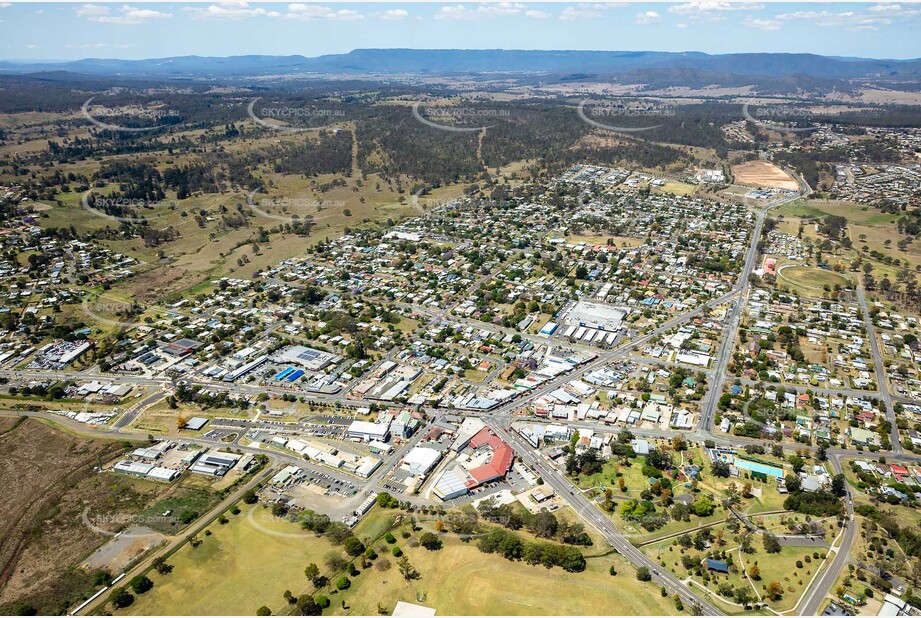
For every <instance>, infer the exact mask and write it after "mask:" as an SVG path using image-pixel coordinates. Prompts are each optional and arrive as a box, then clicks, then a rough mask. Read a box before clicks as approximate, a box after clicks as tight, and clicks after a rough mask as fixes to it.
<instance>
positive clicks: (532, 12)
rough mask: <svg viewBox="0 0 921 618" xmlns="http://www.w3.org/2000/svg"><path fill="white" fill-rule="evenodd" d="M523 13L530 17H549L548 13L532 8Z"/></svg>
mask: <svg viewBox="0 0 921 618" xmlns="http://www.w3.org/2000/svg"><path fill="white" fill-rule="evenodd" d="M524 14H525V15H527V16H528V17H530V18H532V19H546V18H547V17H550V13H546V12H544V11H535V10H534V9H531V10H530V11H525V12H524Z"/></svg>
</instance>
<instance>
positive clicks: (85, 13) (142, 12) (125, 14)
mask: <svg viewBox="0 0 921 618" xmlns="http://www.w3.org/2000/svg"><path fill="white" fill-rule="evenodd" d="M76 12H77V17H84V18H86V19H88V20H90V21H94V22H97V23H100V24H119V25H122V26H133V25H136V24H144V23H147V22H149V21H156V20H162V19H170V18H172V16H173V14H172V13H164V12H162V11H155V10H153V9H141V8H138V7H134V6H129V5H127V4H123V5H122V6H120V7H119V8H118V9H116V11H115V12H113V11H112V9H111V8H110V7H108V6H102V5H99V4H82V5H80V6H78V7H77V9H76Z"/></svg>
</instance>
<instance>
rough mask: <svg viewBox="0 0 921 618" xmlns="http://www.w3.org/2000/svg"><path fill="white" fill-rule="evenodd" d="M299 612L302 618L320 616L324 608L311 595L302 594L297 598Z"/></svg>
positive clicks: (296, 604)
mask: <svg viewBox="0 0 921 618" xmlns="http://www.w3.org/2000/svg"><path fill="white" fill-rule="evenodd" d="M295 606H296V607H297V611H298V613H299V614H300V615H301V616H319V615H320V614H322V613H323V608H322V607H320V604H319V603H317V602H316V601H315V600H314V599H313V597H312V596H310V595H309V594H302V595H301V596H299V597H297V603H295Z"/></svg>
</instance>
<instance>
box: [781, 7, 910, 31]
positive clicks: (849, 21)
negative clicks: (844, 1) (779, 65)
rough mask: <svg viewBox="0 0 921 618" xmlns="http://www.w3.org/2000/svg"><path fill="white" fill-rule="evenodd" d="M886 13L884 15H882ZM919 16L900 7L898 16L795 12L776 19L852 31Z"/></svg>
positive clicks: (866, 12) (872, 13)
mask: <svg viewBox="0 0 921 618" xmlns="http://www.w3.org/2000/svg"><path fill="white" fill-rule="evenodd" d="M881 13H884V14H881ZM918 14H919V11H918V10H916V9H902V8H901V7H899V9H898V11H897V14H895V13H892V12H889V11H884V12H881V11H872V12H871V11H869V10H867V11H844V12H842V13H833V12H831V11H795V12H793V13H781V14H779V15H776V16H775V19H777V20H780V21H782V22H792V21H796V22H805V23H808V24H810V25H814V26H820V27H823V28H844V29H845V30H852V31H865V30H878V29H879V27H880V26H888V25H890V24H892V23H893V19H906V18H909V17H914V16H916V15H918Z"/></svg>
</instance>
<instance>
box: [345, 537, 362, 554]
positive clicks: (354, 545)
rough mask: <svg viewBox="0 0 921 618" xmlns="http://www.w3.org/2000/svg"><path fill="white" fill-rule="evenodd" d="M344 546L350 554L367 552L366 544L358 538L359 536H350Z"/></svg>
mask: <svg viewBox="0 0 921 618" xmlns="http://www.w3.org/2000/svg"><path fill="white" fill-rule="evenodd" d="M343 547H344V548H345V552H346V553H347V554H348V555H350V556H360V555H362V554H363V553H365V545H364V543H362V542H361V541H359V540H358V537H354V536H350V537H349V538H347V539H346V540H345V543H344V544H343Z"/></svg>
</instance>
